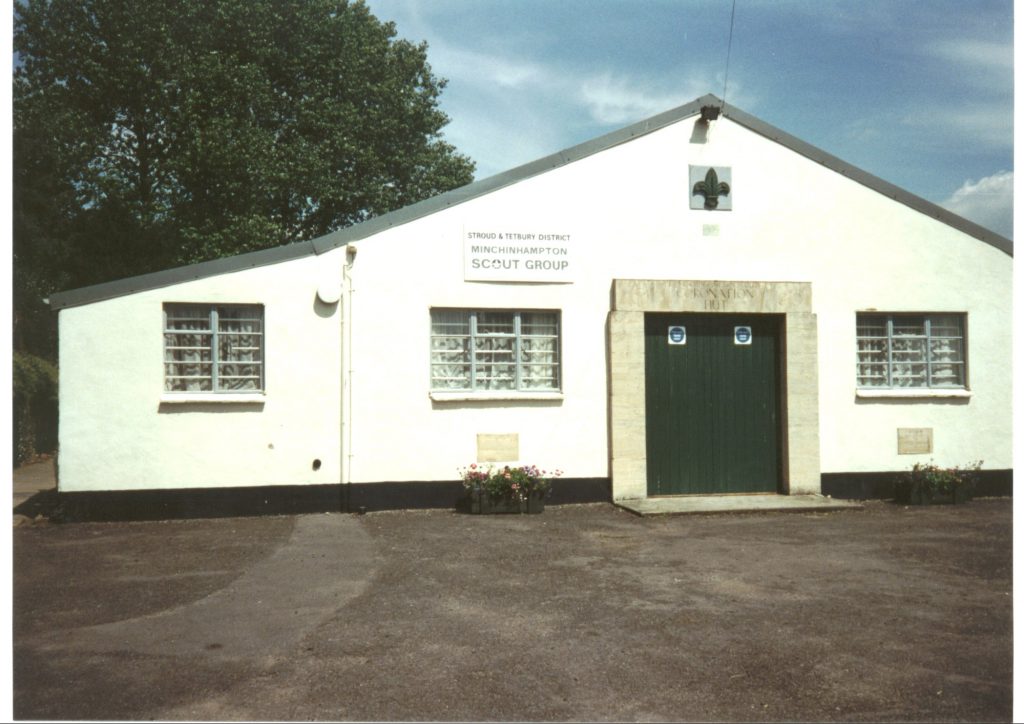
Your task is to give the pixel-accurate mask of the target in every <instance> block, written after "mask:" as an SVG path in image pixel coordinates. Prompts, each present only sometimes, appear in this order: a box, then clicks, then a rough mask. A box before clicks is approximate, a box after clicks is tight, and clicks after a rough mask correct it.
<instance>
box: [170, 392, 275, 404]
mask: <svg viewBox="0 0 1024 724" xmlns="http://www.w3.org/2000/svg"><path fill="white" fill-rule="evenodd" d="M266 399H267V396H266V394H265V393H263V392H248V393H230V392H224V393H218V392H178V393H171V392H167V393H164V394H162V395H160V402H161V404H168V405H176V404H177V405H182V404H188V403H196V402H201V403H204V404H208V403H214V404H223V405H238V404H243V405H244V404H250V405H252V404H257V405H262V404H263V403H264V402H265V401H266Z"/></svg>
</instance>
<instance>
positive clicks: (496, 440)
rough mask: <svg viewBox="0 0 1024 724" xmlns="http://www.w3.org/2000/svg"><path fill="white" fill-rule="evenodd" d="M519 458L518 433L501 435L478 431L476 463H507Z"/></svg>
mask: <svg viewBox="0 0 1024 724" xmlns="http://www.w3.org/2000/svg"><path fill="white" fill-rule="evenodd" d="M518 459H519V433H518V432H509V433H504V434H501V435H493V434H486V433H480V434H478V435H477V436H476V461H477V462H478V463H498V462H501V463H507V462H513V461H515V460H518Z"/></svg>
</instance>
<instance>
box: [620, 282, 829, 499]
mask: <svg viewBox="0 0 1024 724" xmlns="http://www.w3.org/2000/svg"><path fill="white" fill-rule="evenodd" d="M811 309H812V307H811V284H810V282H750V281H699V280H676V279H674V280H651V279H615V280H613V281H612V309H611V312H610V313H609V316H608V353H609V388H610V389H609V397H610V399H609V416H610V421H609V428H610V429H609V437H610V457H611V460H610V467H611V478H612V499H613V500H630V499H637V498H646V497H647V410H646V404H647V403H646V395H645V389H646V379H645V359H644V315H645V314H646V313H647V312H696V313H701V314H708V313H715V312H721V313H730V314H731V313H737V312H739V313H744V312H746V313H752V314H781V315H783V316H784V321H783V325H782V327H783V328H782V334H781V337H782V347H783V355H782V365H783V370H782V390H780V395H781V401H782V425H781V433H782V440H781V448H782V450H781V453H782V489H783V491H784V492H785V493H787V494H789V495H795V494H820V493H821V462H820V450H819V438H818V320H817V316H816V315H815V314H814V313H813V312H812V311H811Z"/></svg>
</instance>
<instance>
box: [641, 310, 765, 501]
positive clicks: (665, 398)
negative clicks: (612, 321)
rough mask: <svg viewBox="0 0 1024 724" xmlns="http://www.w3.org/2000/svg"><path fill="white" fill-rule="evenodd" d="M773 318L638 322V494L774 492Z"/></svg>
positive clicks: (651, 318) (681, 317)
mask: <svg viewBox="0 0 1024 724" xmlns="http://www.w3.org/2000/svg"><path fill="white" fill-rule="evenodd" d="M781 334H782V324H781V316H777V315H766V314H746V315H733V314H660V313H659V314H654V313H651V314H647V315H646V318H645V337H646V340H645V360H646V363H645V366H646V370H645V374H646V387H647V493H648V495H684V494H705V495H707V494H723V493H775V492H778V491H779V487H780V480H781V463H780V461H781V457H782V456H781V433H780V427H781V419H782V412H781V397H782V395H781V392H780V379H781V374H780V372H781V362H780V356H781V349H782V347H781V341H780V339H781Z"/></svg>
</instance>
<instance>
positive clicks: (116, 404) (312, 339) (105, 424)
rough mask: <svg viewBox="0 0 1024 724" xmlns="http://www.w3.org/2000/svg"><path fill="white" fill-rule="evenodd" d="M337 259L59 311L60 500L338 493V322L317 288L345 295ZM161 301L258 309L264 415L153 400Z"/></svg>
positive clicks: (232, 406) (159, 385) (159, 365)
mask: <svg viewBox="0 0 1024 724" xmlns="http://www.w3.org/2000/svg"><path fill="white" fill-rule="evenodd" d="M343 256H344V254H343V251H341V250H338V251H335V252H331V253H330V254H328V255H324V256H321V257H310V258H306V259H301V260H297V261H292V262H288V263H285V264H278V265H275V266H270V267H261V268H257V269H251V270H247V271H240V272H236V273H233V274H228V275H224V276H219V277H211V278H207V279H201V280H197V281H191V282H187V283H184V284H178V285H176V286H172V287H166V288H163V289H154V290H151V291H146V292H141V293H137V294H132V295H128V296H124V297H119V298H116V299H111V300H108V301H103V302H97V303H94V304H88V305H85V306H81V307H73V308H68V309H64V310H61V312H60V314H59V325H60V330H59V331H60V367H61V380H60V385H61V398H60V451H59V476H60V481H59V485H60V489H61V490H62V491H68V492H70V491H82V490H129V489H145V488H190V487H217V486H224V487H234V486H248V485H281V484H297V485H310V484H318V483H337V482H338V481H339V479H340V475H341V473H340V469H339V466H340V457H339V455H338V449H339V446H340V440H341V414H340V409H341V375H340V374H339V369H340V367H341V364H340V354H341V314H340V311H341V310H340V306H339V305H334V306H327V305H323V304H321V303H319V302H317V301H316V289H317V286H318V284H319V283H320V280H321V279H323V278H325V277H326V278H328V279H329V278H334V279H335V280H336V282H337V283H338V284H340V283H341V263H342V260H343ZM164 302H204V303H206V302H208V303H218V302H220V303H241V304H246V303H259V304H263V305H265V309H264V318H265V319H264V321H265V327H266V353H265V354H266V394H265V395H263V396H262V399H263V403H262V405H251V404H238V403H192V404H180V403H178V404H172V403H162V402H161V399H162V398H167V397H168V396H167V395H165V393H164V392H163V387H164V381H163V334H162V329H163V303H164ZM182 397H186V398H187V397H188V396H187V395H184V396H183V395H180V393H179V394H178V395H176V396H175V399H181V398H182ZM315 459H319V460H320V461H321V467H320V469H319V470H318V471H314V470H313V460H315Z"/></svg>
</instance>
